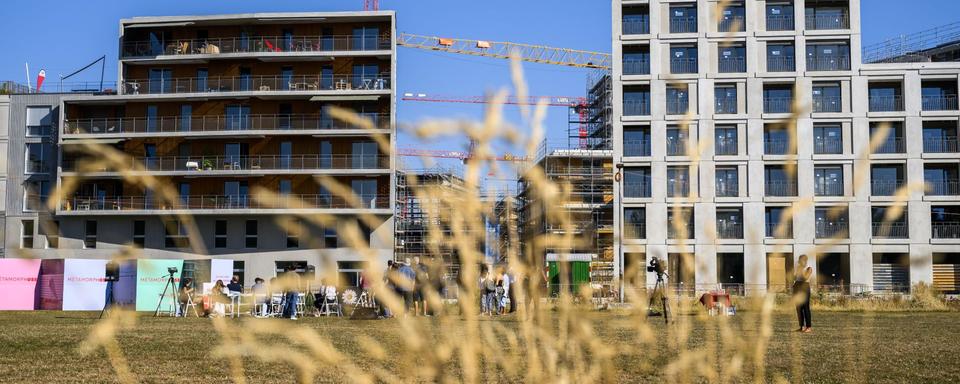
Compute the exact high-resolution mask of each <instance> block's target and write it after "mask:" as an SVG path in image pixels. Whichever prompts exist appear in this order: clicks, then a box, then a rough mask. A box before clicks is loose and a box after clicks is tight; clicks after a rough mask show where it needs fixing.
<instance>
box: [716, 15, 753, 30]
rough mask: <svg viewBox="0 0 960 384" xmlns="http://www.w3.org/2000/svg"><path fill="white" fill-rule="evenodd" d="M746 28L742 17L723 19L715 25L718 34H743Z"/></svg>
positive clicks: (745, 21) (745, 22)
mask: <svg viewBox="0 0 960 384" xmlns="http://www.w3.org/2000/svg"><path fill="white" fill-rule="evenodd" d="M746 27H747V20H746V19H745V18H744V17H743V16H734V17H729V18H725V19H723V20H720V22H719V23H717V31H718V32H743V31H745V30H746Z"/></svg>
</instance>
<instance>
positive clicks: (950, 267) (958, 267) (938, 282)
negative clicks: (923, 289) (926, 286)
mask: <svg viewBox="0 0 960 384" xmlns="http://www.w3.org/2000/svg"><path fill="white" fill-rule="evenodd" d="M958 283H960V264H934V265H933V287H934V288H936V289H938V290H940V291H944V292H956V291H960V284H958Z"/></svg>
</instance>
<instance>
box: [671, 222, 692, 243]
mask: <svg viewBox="0 0 960 384" xmlns="http://www.w3.org/2000/svg"><path fill="white" fill-rule="evenodd" d="M684 227H685V228H686V232H687V233H685V234H683V235H684V238H683V240H690V239H693V238H694V237H695V235H696V234H695V232H694V229H695V228H694V225H693V223H692V222H690V221H687V222H686V223H685V225H684ZM680 235H681V233H680V231H678V230H677V228H676V227H675V226H674V224H673V223H669V224H667V238H668V239H680Z"/></svg>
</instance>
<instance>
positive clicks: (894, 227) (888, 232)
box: [872, 221, 910, 239]
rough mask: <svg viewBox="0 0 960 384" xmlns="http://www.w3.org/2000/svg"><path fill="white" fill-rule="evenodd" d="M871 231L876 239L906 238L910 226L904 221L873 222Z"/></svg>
mask: <svg viewBox="0 0 960 384" xmlns="http://www.w3.org/2000/svg"><path fill="white" fill-rule="evenodd" d="M872 233H873V237H875V238H878V239H907V238H909V237H910V228H909V227H907V223H906V222H905V221H891V222H880V223H877V222H874V223H873V230H872Z"/></svg>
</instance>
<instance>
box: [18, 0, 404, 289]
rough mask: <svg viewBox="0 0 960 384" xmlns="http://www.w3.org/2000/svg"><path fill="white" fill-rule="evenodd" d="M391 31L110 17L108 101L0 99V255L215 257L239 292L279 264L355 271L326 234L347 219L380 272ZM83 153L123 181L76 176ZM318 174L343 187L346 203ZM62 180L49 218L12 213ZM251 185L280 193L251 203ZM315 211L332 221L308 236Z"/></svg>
mask: <svg viewBox="0 0 960 384" xmlns="http://www.w3.org/2000/svg"><path fill="white" fill-rule="evenodd" d="M395 27H396V21H395V15H394V13H393V12H391V11H375V12H341V13H269V14H260V13H257V14H236V15H214V16H183V17H180V16H175V17H137V18H132V19H125V20H121V21H120V39H119V41H120V57H119V73H118V75H117V76H118V77H117V84H118V87H117V88H118V89H117V92H116V93H115V94H113V95H68V96H60V95H38V96H29V97H23V99H22V101H19V102H18V101H16V100H18V99H17V98H14V99H13V100H15V101H14V102H13V103H10V104H9V108H10V116H11V118H10V119H9V122H10V127H9V131H10V132H11V138H10V144H11V145H16V146H17V147H18V148H19V147H20V146H22V145H25V146H26V152H23V151H13V152H11V153H14V155H13V156H9V157H8V160H9V163H8V164H6V165H4V166H3V167H0V169H4V170H6V171H7V172H8V176H9V177H8V178H9V183H7V185H21V184H22V186H23V189H25V190H27V191H28V193H27V194H26V198H24V199H23V200H22V203H21V200H20V199H21V197H20V194H19V193H13V191H11V193H8V194H7V196H6V199H5V200H4V202H5V203H6V208H8V210H7V216H8V217H10V218H9V219H8V220H7V223H6V225H7V228H10V227H11V226H13V227H14V228H23V232H24V235H23V236H19V235H18V233H19V232H20V231H16V232H14V231H7V236H6V242H7V244H6V248H7V249H10V248H11V247H13V246H14V244H15V246H16V247H17V248H29V249H30V250H31V252H32V254H33V255H36V256H39V257H42V258H108V257H111V256H112V255H114V254H115V253H117V252H118V251H119V249H120V248H122V247H124V246H125V245H127V244H134V245H136V246H138V247H141V248H142V249H143V255H144V256H145V257H148V258H175V259H185V260H192V259H202V258H210V257H212V258H218V259H232V260H234V270H235V272H236V273H238V274H240V275H242V276H243V278H244V280H245V284H246V285H250V284H252V282H253V279H254V277H257V276H261V277H272V276H274V273H275V271H277V270H280V269H282V268H286V267H289V266H293V267H296V268H298V269H299V270H304V269H305V268H306V266H307V265H308V264H309V265H314V266H316V267H317V268H318V269H322V268H324V266H327V265H331V263H329V261H333V262H335V263H336V265H337V267H338V268H339V269H340V271H341V272H342V271H358V270H359V269H360V267H361V265H360V263H361V260H362V259H363V256H362V255H360V253H359V252H358V251H356V250H354V249H351V248H350V245H349V244H347V243H346V242H345V241H344V240H343V238H342V237H341V236H340V235H339V234H338V230H339V229H341V228H342V226H344V225H354V224H357V225H359V227H360V229H361V232H362V233H363V234H364V235H365V236H366V237H367V239H368V240H369V245H370V247H371V248H372V249H374V250H375V251H376V254H377V257H378V258H379V259H381V260H383V261H384V263H385V261H386V260H387V259H390V258H392V257H393V248H394V242H393V236H394V234H393V233H394V225H393V212H394V209H393V208H394V201H395V196H394V194H395V192H394V191H395V189H396V188H395V187H396V179H395V169H396V167H395V161H394V158H393V156H392V153H393V150H392V149H393V148H394V145H395V132H394V130H393V127H394V120H395V103H396V98H395V92H394V86H393V85H394V84H396V54H395V53H396V45H395V42H394V39H393V38H392V37H393V36H395V35H396V32H395ZM4 105H7V104H3V102H2V101H0V113H2V111H3V110H4V109H3V108H4V107H3V106H4ZM35 106H42V107H43V108H47V110H48V111H49V115H43V116H41V115H38V113H39V111H35V109H36V108H34V107H35ZM331 106H336V107H343V108H347V109H351V110H354V111H357V112H358V113H359V114H360V115H361V116H362V117H365V118H368V119H369V120H371V121H372V123H373V129H367V128H364V127H362V126H359V125H356V124H351V123H347V122H343V121H340V120H337V119H334V118H333V117H332V116H331V114H330V112H329V110H328V109H327V107H331ZM15 116H21V117H20V118H15ZM4 121H7V119H5V120H4ZM35 121H41V122H44V123H43V124H41V126H40V127H41V128H42V127H46V128H47V129H46V130H43V129H40V131H38V132H42V134H38V135H34V134H31V133H30V132H31V129H34V128H35V127H34V125H32V124H33V123H31V122H35ZM20 131H25V133H26V134H25V135H21V134H20V133H19V132H20ZM21 138H23V140H25V141H24V142H25V143H26V144H23V143H20V140H21ZM379 138H383V139H385V140H386V143H387V144H386V145H389V152H387V151H386V150H384V148H383V146H382V145H380V144H378V141H377V140H378V139H379ZM91 142H93V143H98V144H102V145H108V146H110V147H112V148H114V149H116V150H118V151H121V152H124V153H126V154H127V155H129V156H130V157H131V158H130V159H129V162H130V164H129V166H130V167H132V168H131V169H135V170H136V171H135V172H132V173H130V172H126V173H123V172H119V169H117V168H116V167H103V168H102V169H85V166H84V164H88V165H89V164H91V162H93V161H96V160H99V159H102V157H101V156H100V154H97V153H89V152H84V151H82V150H78V149H80V148H82V147H83V144H84V143H91ZM0 145H3V143H0ZM38 151H39V152H38ZM21 152H23V153H25V155H26V158H27V160H26V161H24V160H23V159H21V158H20V155H18V154H17V153H21ZM142 176H150V177H154V178H156V179H157V180H158V181H159V182H161V183H164V184H166V185H170V186H173V187H174V188H176V191H177V192H178V194H179V204H176V203H177V202H171V201H168V200H167V201H165V200H164V199H162V198H159V197H158V196H157V195H156V194H155V193H154V191H152V190H151V189H149V188H144V187H142V186H140V185H139V184H138V182H137V181H136V179H137V178H138V177H142ZM320 177H329V178H331V179H332V180H334V181H336V182H337V183H339V184H341V185H342V186H344V187H345V188H346V189H347V190H351V191H352V192H353V193H354V194H355V196H356V197H358V198H359V205H355V204H354V202H351V201H350V200H349V199H345V198H343V197H342V196H340V195H338V194H337V193H335V191H331V190H330V189H328V188H325V187H323V186H321V184H320V183H319V182H318V178H320ZM74 182H76V183H75V184H74ZM71 184H74V185H75V186H76V188H73V189H71V190H70V191H68V194H67V195H66V196H65V198H64V199H63V200H62V201H60V203H59V204H58V205H57V207H56V209H55V210H53V211H52V212H42V211H43V209H36V210H35V211H37V212H40V213H33V211H34V210H33V209H28V208H29V207H31V206H32V203H33V202H38V201H39V200H45V197H46V196H47V195H48V194H49V191H50V190H52V187H53V186H61V187H62V186H65V185H71ZM261 189H262V190H265V191H269V192H273V193H275V194H278V195H280V197H278V198H276V199H263V198H258V197H257V194H256V191H257V190H261ZM286 199H289V200H290V201H295V202H296V203H295V204H292V205H287V204H285V203H284V201H286ZM35 200H36V201H35ZM21 206H23V207H24V210H23V211H21V210H20V207H21ZM9 208H15V212H13V211H10V209H9ZM182 214H186V215H190V216H191V217H193V218H194V219H195V221H196V223H197V229H198V230H199V234H200V237H201V238H202V242H203V247H202V248H204V249H205V250H206V254H204V255H198V254H195V253H194V249H193V248H192V247H191V244H190V241H189V238H188V237H187V235H186V229H185V226H184V225H183V223H182V222H180V220H179V219H178V216H177V215H182ZM314 215H333V216H334V217H335V218H336V222H337V224H336V225H335V226H334V225H328V226H327V227H325V228H321V227H318V226H316V225H308V224H307V223H309V222H310V221H311V220H310V218H311V217H312V216H314ZM362 215H363V216H369V217H373V218H374V222H375V223H377V224H376V225H373V226H368V225H366V224H365V223H364V222H362V221H360V220H358V218H359V217H360V216H362ZM40 222H45V223H46V222H49V224H51V225H49V226H47V225H41V223H40ZM282 222H284V223H286V224H288V225H283V223H282ZM300 225H302V226H303V229H302V230H296V229H291V228H296V227H298V226H300ZM42 228H52V229H42ZM26 233H31V234H32V236H27V235H26ZM328 260H329V261H328ZM185 269H187V268H186V266H185ZM348 275H349V276H353V277H354V278H355V277H356V276H355V275H356V274H355V273H354V274H348ZM349 276H348V277H347V279H348V280H349V279H352V278H351V277H349ZM341 283H343V284H345V285H351V283H355V282H354V281H352V280H351V281H345V282H341Z"/></svg>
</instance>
